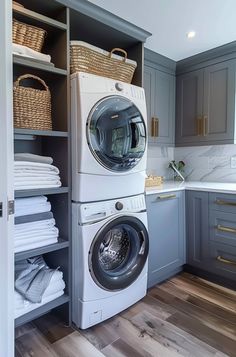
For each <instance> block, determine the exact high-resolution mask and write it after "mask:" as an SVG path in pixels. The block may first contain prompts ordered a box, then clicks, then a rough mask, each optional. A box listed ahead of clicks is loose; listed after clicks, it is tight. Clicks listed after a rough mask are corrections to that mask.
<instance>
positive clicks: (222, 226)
mask: <svg viewBox="0 0 236 357" xmlns="http://www.w3.org/2000/svg"><path fill="white" fill-rule="evenodd" d="M210 240H211V241H212V242H217V243H222V244H227V245H231V246H234V247H236V214H234V213H228V212H222V211H214V210H212V211H210Z"/></svg>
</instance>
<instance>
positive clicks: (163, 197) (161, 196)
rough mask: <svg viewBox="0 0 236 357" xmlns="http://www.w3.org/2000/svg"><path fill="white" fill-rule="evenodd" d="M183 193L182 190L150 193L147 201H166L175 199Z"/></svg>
mask: <svg viewBox="0 0 236 357" xmlns="http://www.w3.org/2000/svg"><path fill="white" fill-rule="evenodd" d="M181 194H182V192H181V191H177V192H176V191H175V192H165V193H157V194H153V195H148V196H147V201H148V202H150V203H155V202H164V201H169V200H174V199H178V198H180V197H181Z"/></svg>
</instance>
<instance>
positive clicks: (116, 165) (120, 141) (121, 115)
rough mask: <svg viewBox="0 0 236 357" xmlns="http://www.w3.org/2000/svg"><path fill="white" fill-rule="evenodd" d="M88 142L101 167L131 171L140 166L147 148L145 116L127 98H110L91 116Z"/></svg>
mask: <svg viewBox="0 0 236 357" xmlns="http://www.w3.org/2000/svg"><path fill="white" fill-rule="evenodd" d="M87 140H88V145H89V147H90V150H91V152H92V154H93V155H94V157H95V158H96V160H97V161H98V162H99V163H100V164H101V165H103V166H104V167H106V168H107V169H109V170H111V171H128V170H130V169H132V168H133V167H134V166H136V165H137V164H138V162H139V161H140V160H141V158H142V156H143V154H144V152H145V148H146V127H145V123H144V120H143V117H142V114H141V113H140V111H139V110H138V108H137V107H136V106H135V105H134V103H132V102H131V101H130V100H128V99H127V98H124V97H121V96H115V95H114V96H110V97H106V98H104V99H102V100H101V101H99V102H98V103H97V104H96V105H95V106H94V107H93V109H92V110H91V112H90V114H89V117H88V121H87Z"/></svg>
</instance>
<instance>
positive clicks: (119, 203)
mask: <svg viewBox="0 0 236 357" xmlns="http://www.w3.org/2000/svg"><path fill="white" fill-rule="evenodd" d="M115 207H116V209H117V211H121V210H122V208H123V207H124V205H123V203H122V202H119V201H118V202H116V204H115Z"/></svg>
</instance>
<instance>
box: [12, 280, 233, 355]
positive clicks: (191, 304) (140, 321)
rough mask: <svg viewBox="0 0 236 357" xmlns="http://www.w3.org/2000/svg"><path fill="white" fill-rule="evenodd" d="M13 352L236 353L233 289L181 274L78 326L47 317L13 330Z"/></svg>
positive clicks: (79, 353) (116, 353)
mask: <svg viewBox="0 0 236 357" xmlns="http://www.w3.org/2000/svg"><path fill="white" fill-rule="evenodd" d="M15 349H16V354H15V355H16V357H30V356H31V357H32V356H33V357H51V356H52V357H102V356H107V357H141V356H145V357H172V356H173V357H174V356H176V357H177V356H199V357H208V356H216V357H222V356H232V357H234V356H235V357H236V291H233V290H229V289H226V288H223V287H221V286H219V285H216V284H213V283H210V282H207V281H206V280H203V279H200V278H198V277H196V276H193V275H190V274H187V273H182V274H180V275H178V276H176V277H174V278H172V279H170V280H168V281H166V282H164V283H162V284H161V285H158V286H156V287H154V288H152V289H151V290H149V292H148V294H147V296H146V297H145V298H144V299H143V300H141V301H140V302H138V303H137V304H135V305H134V306H132V307H131V308H129V309H127V310H126V311H124V312H122V313H120V314H119V315H117V316H115V317H113V318H111V319H110V320H108V321H105V322H103V323H101V324H99V325H97V326H94V327H92V328H90V329H87V330H84V331H76V330H74V329H72V328H69V327H65V326H63V325H62V323H60V322H59V321H58V320H57V319H56V318H55V317H53V316H47V317H42V318H39V319H37V320H36V321H34V322H33V323H31V324H27V325H25V326H22V327H20V328H18V329H17V330H16V348H15Z"/></svg>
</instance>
